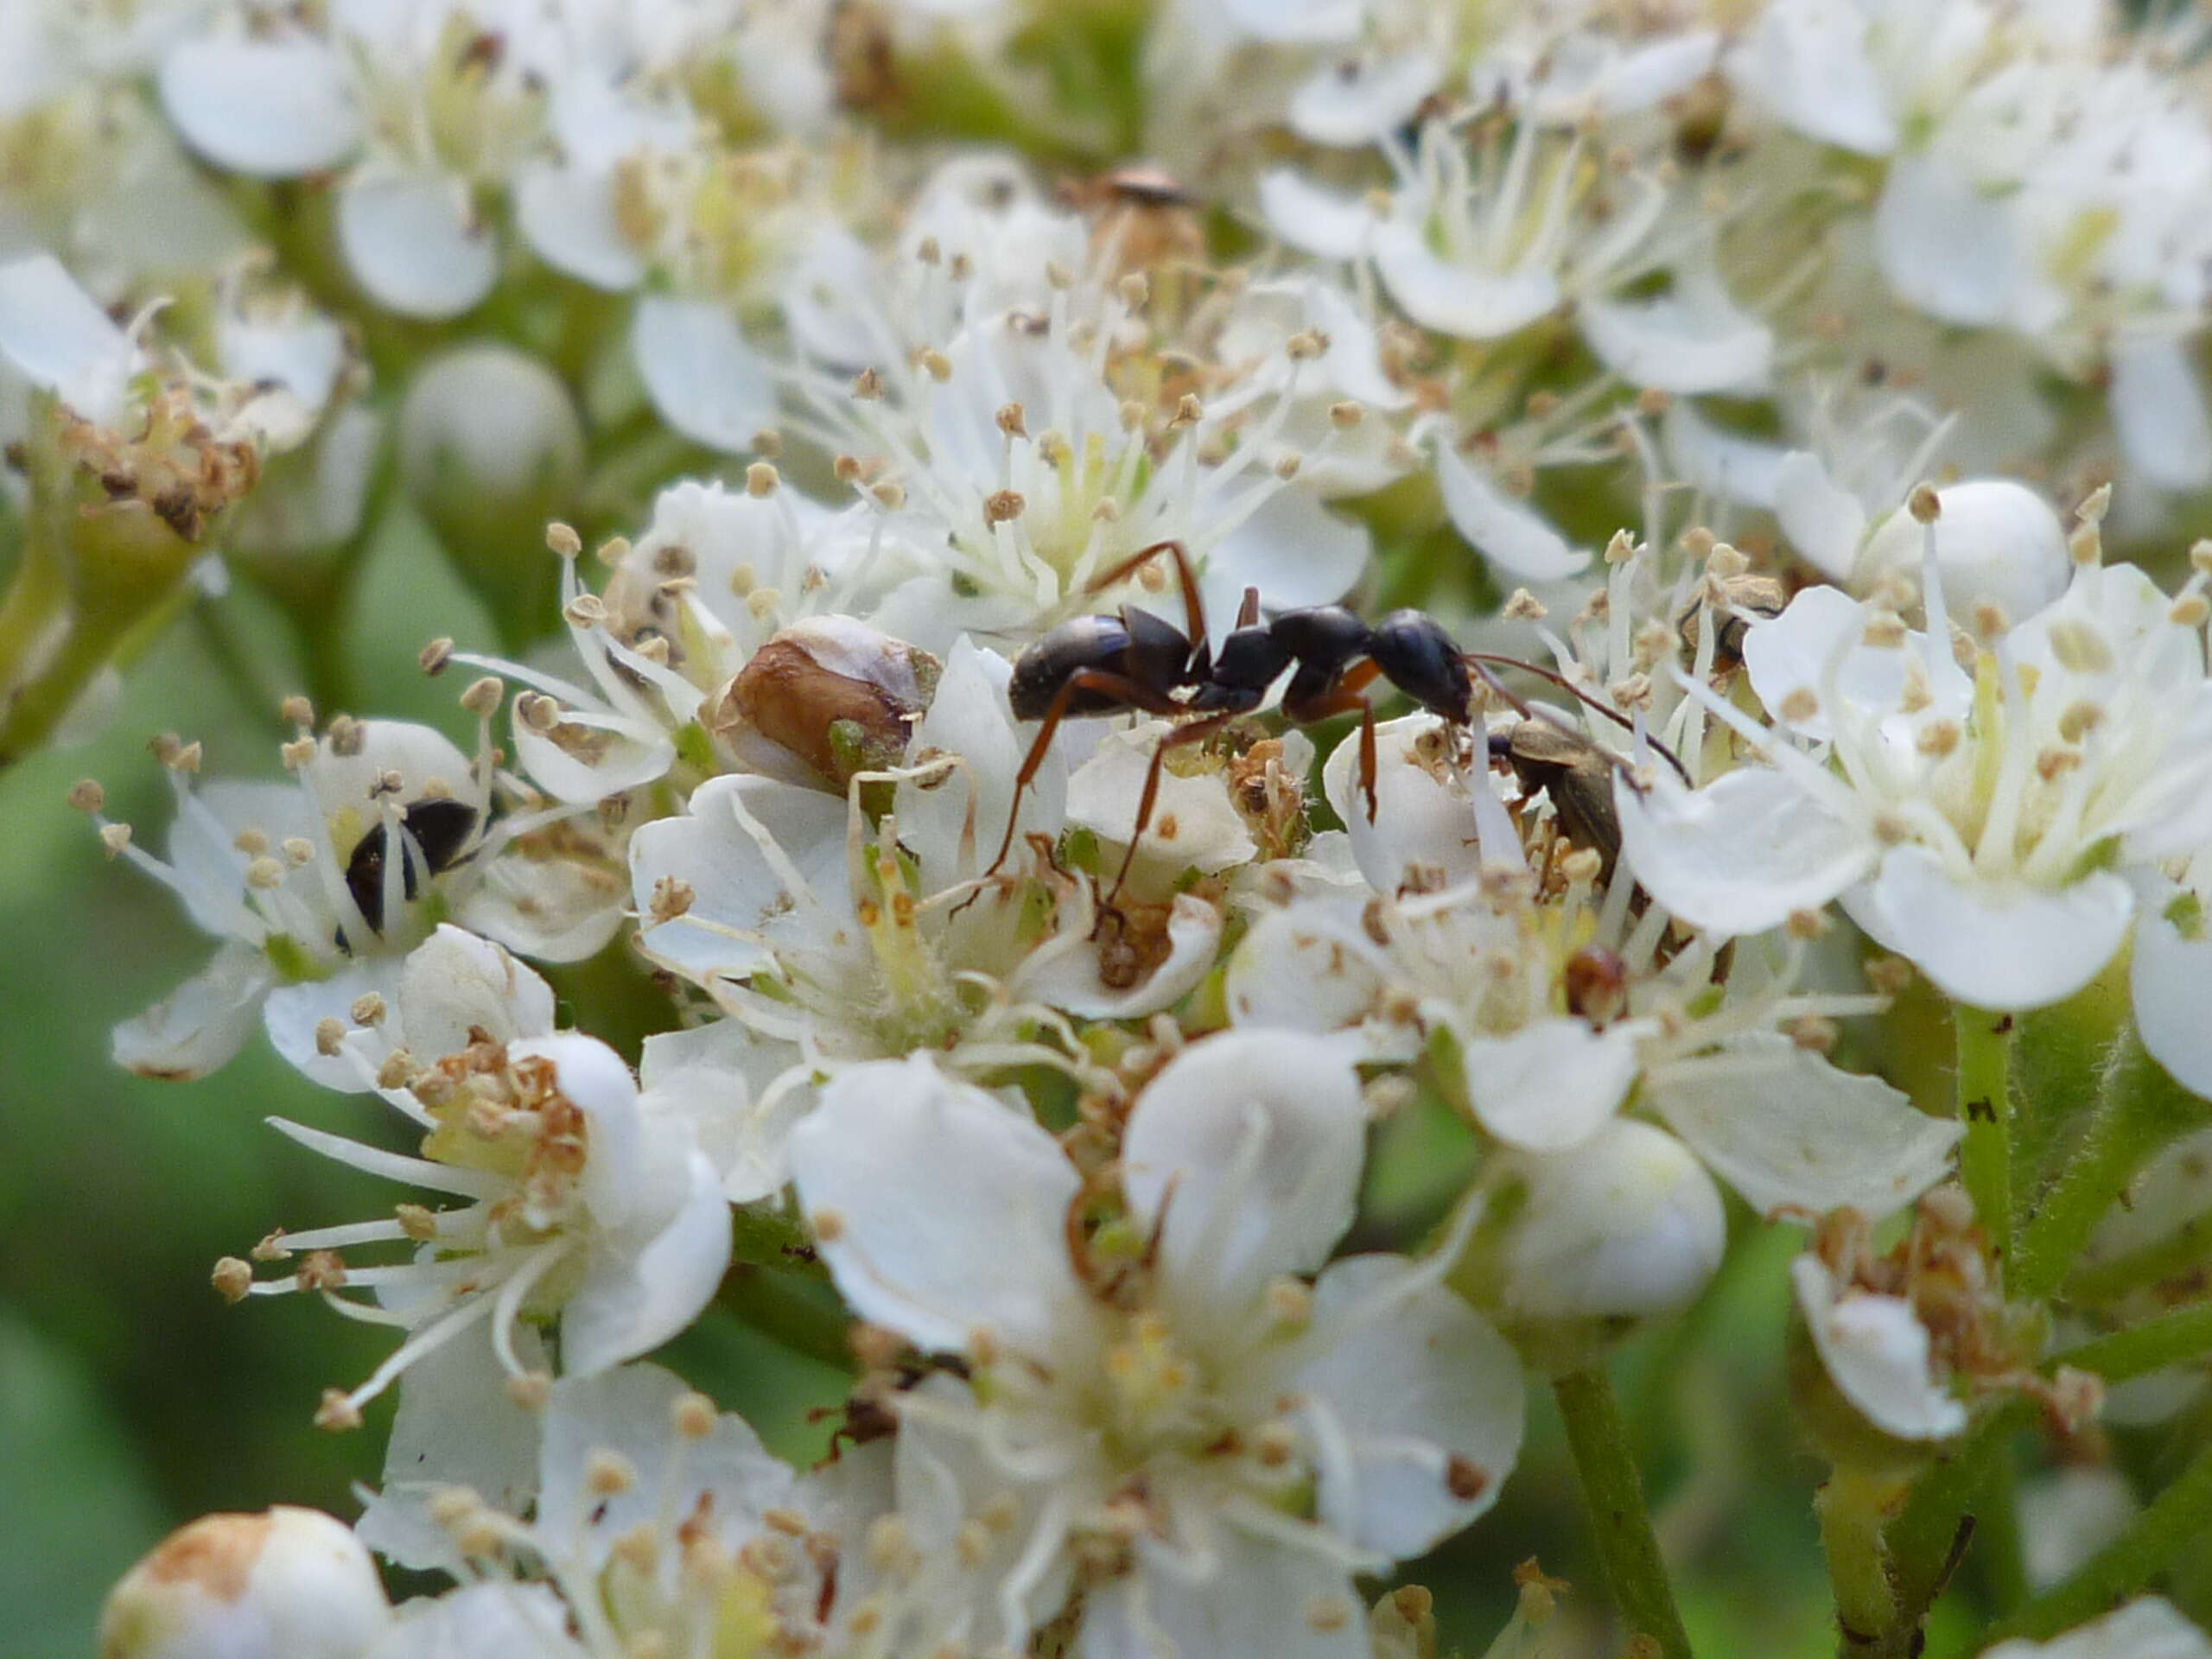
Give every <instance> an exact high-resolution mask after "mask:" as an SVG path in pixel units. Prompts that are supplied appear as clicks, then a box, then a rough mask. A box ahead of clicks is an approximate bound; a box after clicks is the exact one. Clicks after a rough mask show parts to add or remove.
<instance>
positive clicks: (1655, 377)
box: [1577, 274, 1774, 394]
mask: <svg viewBox="0 0 2212 1659" xmlns="http://www.w3.org/2000/svg"><path fill="white" fill-rule="evenodd" d="M1577 316H1578V318H1579V320H1580V322H1581V325H1582V337H1583V338H1584V339H1585V340H1588V341H1589V343H1590V349H1591V350H1592V351H1593V352H1595V353H1597V354H1598V357H1599V360H1601V361H1602V362H1603V363H1604V364H1605V366H1606V367H1607V368H1609V369H1611V370H1612V371H1613V372H1614V373H1616V374H1618V375H1619V376H1620V377H1621V378H1624V379H1625V380H1627V381H1629V382H1630V384H1631V385H1638V386H1656V387H1657V388H1658V389H1659V390H1660V391H1672V392H1680V393H1683V394H1689V393H1694V392H1707V391H1728V392H1749V391H1758V390H1760V389H1762V388H1763V387H1764V386H1765V385H1766V383H1767V379H1768V376H1769V374H1770V372H1771V370H1772V367H1773V361H1774V331H1773V330H1772V329H1770V328H1769V327H1767V326H1766V325H1765V324H1764V323H1763V322H1761V321H1758V318H1756V317H1754V316H1752V315H1750V314H1749V313H1748V312H1745V311H1741V310H1738V308H1736V306H1735V304H1734V302H1732V301H1731V300H1730V299H1729V297H1728V295H1727V292H1726V289H1723V288H1722V287H1721V286H1720V284H1719V281H1718V280H1717V279H1715V278H1713V277H1709V276H1689V275H1688V274H1685V275H1682V276H1679V277H1677V279H1676V283H1675V290H1674V291H1673V292H1671V293H1669V294H1665V295H1662V296H1660V297H1658V298H1656V299H1653V300H1644V301H1635V300H1592V301H1588V302H1585V303H1584V304H1583V306H1582V307H1581V308H1580V311H1579V312H1578V313H1577Z"/></svg>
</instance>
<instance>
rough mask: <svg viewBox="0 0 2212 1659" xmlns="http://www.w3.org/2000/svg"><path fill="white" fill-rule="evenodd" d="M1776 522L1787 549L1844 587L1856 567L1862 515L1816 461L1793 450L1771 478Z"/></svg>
mask: <svg viewBox="0 0 2212 1659" xmlns="http://www.w3.org/2000/svg"><path fill="white" fill-rule="evenodd" d="M1774 516H1775V518H1776V519H1777V521H1778V522H1779V523H1780V524H1781V525H1782V533H1783V535H1784V536H1786V537H1789V543H1790V545H1791V546H1793V547H1795V548H1796V550H1798V551H1799V552H1800V553H1802V554H1803V555H1804V556H1805V557H1806V558H1808V559H1809V560H1810V561H1811V562H1812V563H1813V564H1814V565H1815V567H1816V568H1817V569H1819V570H1820V573H1821V575H1824V576H1826V577H1827V578H1828V580H1829V581H1831V582H1848V581H1850V580H1851V573H1852V571H1853V569H1854V568H1855V567H1856V566H1857V564H1858V562H1859V537H1861V536H1862V535H1864V534H1865V533H1866V508H1865V507H1864V506H1862V505H1859V498H1858V497H1857V496H1855V495H1853V494H1852V493H1851V492H1850V491H1848V490H1847V489H1845V488H1844V487H1843V486H1840V485H1839V484H1837V483H1836V482H1835V481H1834V480H1832V479H1831V478H1829V476H1828V472H1827V467H1824V466H1822V465H1821V461H1820V460H1819V458H1818V457H1816V456H1814V455H1809V454H1806V453H1805V452H1804V451H1803V450H1802V449H1793V450H1791V451H1790V452H1789V454H1786V455H1784V456H1783V458H1782V463H1781V465H1780V466H1778V467H1776V468H1775V475H1774Z"/></svg>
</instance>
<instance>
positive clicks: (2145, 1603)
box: [1982, 1596, 2212, 1659]
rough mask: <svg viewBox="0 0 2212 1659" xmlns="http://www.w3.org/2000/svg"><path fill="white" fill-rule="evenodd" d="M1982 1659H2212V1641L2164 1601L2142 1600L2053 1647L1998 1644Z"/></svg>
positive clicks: (2069, 1634) (2027, 1643)
mask: <svg viewBox="0 0 2212 1659" xmlns="http://www.w3.org/2000/svg"><path fill="white" fill-rule="evenodd" d="M1982 1659H2212V1638H2208V1637H2206V1636H2205V1634H2204V1632H2203V1631H2202V1630H2199V1629H2198V1628H2197V1627H2196V1625H2194V1624H2191V1623H2190V1621H2189V1620H2188V1619H2186V1618H2183V1617H2182V1615H2181V1614H2180V1613H2179V1612H2178V1611H2176V1610H2175V1608H2174V1605H2173V1604H2172V1603H2171V1602H2170V1601H2168V1600H2167V1599H2165V1598H2164V1597H2163V1596H2139V1597H2138V1598H2137V1599H2135V1600H2133V1601H2131V1602H2129V1603H2127V1604H2126V1605H2125V1606H2123V1607H2121V1608H2120V1609H2118V1610H2117V1611H2113V1612H2109V1613H2107V1614H2106V1615H2105V1616H2104V1617H2103V1618H2097V1619H2092V1620H2091V1621H2090V1622H2089V1623H2088V1624H2082V1625H2077V1626H2076V1627H2075V1629H2073V1630H2069V1631H2068V1632H2067V1633H2066V1634H2065V1635H2063V1636H2059V1637H2052V1638H2051V1639H2050V1641H2048V1642H2031V1641H2029V1640H2027V1639H2026V1638H2025V1637H2019V1638H2017V1639H2015V1640H2013V1641H2011V1642H1999V1643H1998V1644H1997V1645H1996V1646H1995V1647H1993V1648H1987V1649H1984V1650H1983V1652H1982Z"/></svg>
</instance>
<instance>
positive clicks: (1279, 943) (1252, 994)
mask: <svg viewBox="0 0 2212 1659" xmlns="http://www.w3.org/2000/svg"><path fill="white" fill-rule="evenodd" d="M1363 903H1364V899H1361V900H1359V901H1357V902H1355V903H1353V904H1351V905H1350V906H1344V907H1343V908H1342V909H1339V908H1338V906H1334V905H1332V904H1331V903H1330V902H1329V901H1328V900H1327V899H1314V900H1310V901H1308V902H1307V903H1306V904H1302V905H1298V906H1293V907H1292V908H1290V909H1287V910H1271V911H1268V912H1266V913H1265V914H1264V915H1262V917H1261V918H1259V919H1258V920H1257V921H1255V922H1254V923H1253V924H1252V929H1251V931H1249V933H1247V934H1245V936H1244V937H1243V939H1242V940H1241V941H1240V942H1239V943H1238V944H1237V947H1236V955H1235V956H1233V957H1230V963H1229V971H1228V974H1227V976H1226V978H1225V980H1224V985H1223V993H1224V999H1225V1000H1226V1001H1227V1002H1228V1004H1229V1017H1230V1019H1231V1020H1234V1021H1235V1022H1236V1024H1238V1025H1240V1026H1256V1027H1262V1028H1263V1029H1272V1030H1275V1031H1302V1032H1306V1033H1316V1034H1318V1033H1323V1032H1332V1031H1340V1030H1342V1029H1343V1028H1344V1027H1347V1026H1353V1025H1357V1024H1358V1023H1359V1021H1360V1020H1363V1019H1364V1018H1366V1016H1367V1014H1368V1013H1369V1012H1370V1010H1371V1009H1372V1008H1373V1007H1374V1006H1375V1004H1376V1000H1377V999H1378V998H1379V997H1380V996H1381V995H1382V994H1383V986H1384V984H1385V983H1386V982H1385V980H1384V978H1383V973H1382V970H1381V969H1380V968H1378V967H1377V966H1376V963H1374V962H1373V961H1372V960H1371V959H1370V957H1367V956H1366V955H1363V954H1360V953H1356V952H1354V951H1351V950H1346V949H1345V948H1344V945H1343V944H1341V943H1340V942H1339V941H1340V939H1341V938H1342V936H1343V935H1344V933H1346V932H1350V931H1353V930H1356V929H1357V927H1358V926H1359V912H1360V907H1361V905H1362V904H1363ZM1399 1058H1412V1055H1411V1054H1410V1053H1409V1052H1408V1053H1406V1054H1403V1055H1401V1056H1399Z"/></svg>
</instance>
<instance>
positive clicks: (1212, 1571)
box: [1083, 1522, 1369, 1659]
mask: <svg viewBox="0 0 2212 1659" xmlns="http://www.w3.org/2000/svg"><path fill="white" fill-rule="evenodd" d="M1316 1530H1317V1531H1318V1530H1319V1529H1316ZM1334 1547H1335V1546H1334V1541H1333V1540H1326V1539H1320V1538H1317V1539H1316V1541H1315V1548H1314V1549H1313V1551H1312V1552H1311V1553H1306V1552H1303V1551H1300V1550H1297V1549H1294V1548H1289V1547H1288V1546H1287V1545H1286V1544H1284V1543H1282V1542H1281V1541H1277V1540H1275V1539H1274V1538H1272V1537H1268V1538H1262V1537H1258V1536H1255V1535H1252V1534H1249V1533H1246V1532H1243V1531H1241V1530H1240V1529H1237V1528H1236V1527H1235V1526H1234V1525H1229V1524H1221V1523H1218V1522H1217V1523H1214V1524H1211V1525H1209V1526H1208V1527H1207V1528H1206V1531H1205V1535H1204V1536H1203V1537H1192V1538H1175V1539H1172V1540H1161V1539H1158V1538H1152V1537H1144V1536H1141V1537H1140V1538H1139V1539H1138V1541H1137V1566H1136V1570H1135V1572H1134V1573H1131V1574H1130V1575H1128V1576H1127V1577H1125V1578H1121V1579H1116V1580H1109V1581H1108V1582H1107V1583H1105V1584H1103V1585H1102V1586H1099V1587H1098V1588H1096V1589H1095V1590H1093V1591H1092V1592H1091V1593H1090V1601H1089V1605H1088V1608H1087V1610H1086V1611H1085V1613H1084V1622H1083V1654H1084V1659H1160V1656H1161V1655H1163V1654H1173V1655H1175V1656H1177V1659H1186V1656H1187V1659H1200V1656H1205V1659H1216V1656H1219V1659H1227V1656H1229V1655H1231V1654H1235V1655H1239V1656H1247V1655H1249V1656H1258V1655H1262V1654H1264V1655H1266V1656H1267V1659H1368V1653H1369V1649H1368V1643H1367V1621H1366V1618H1365V1617H1364V1616H1363V1614H1362V1612H1361V1611H1360V1603H1359V1599H1358V1595H1357V1591H1356V1590H1355V1588H1354V1586H1353V1584H1352V1580H1351V1575H1350V1573H1348V1572H1347V1571H1346V1570H1345V1568H1344V1566H1343V1565H1342V1564H1341V1563H1339V1562H1332V1561H1331V1560H1329V1559H1328V1552H1329V1550H1330V1549H1332V1548H1334ZM1324 1601H1326V1602H1330V1603H1332V1604H1333V1605H1334V1607H1335V1610H1336V1611H1338V1612H1339V1613H1341V1614H1342V1615H1344V1617H1342V1618H1338V1619H1316V1618H1313V1617H1312V1613H1311V1610H1312V1609H1313V1607H1314V1605H1315V1604H1316V1603H1319V1602H1324Z"/></svg>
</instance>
